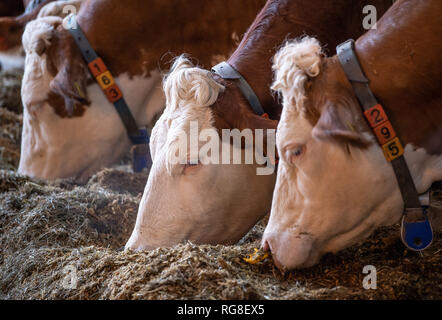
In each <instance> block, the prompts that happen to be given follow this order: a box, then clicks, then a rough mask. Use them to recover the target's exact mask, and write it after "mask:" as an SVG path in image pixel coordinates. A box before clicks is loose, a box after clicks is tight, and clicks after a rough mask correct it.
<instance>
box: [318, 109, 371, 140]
mask: <svg viewBox="0 0 442 320" xmlns="http://www.w3.org/2000/svg"><path fill="white" fill-rule="evenodd" d="M358 118H360V116H359V115H358V114H357V113H356V112H355V111H353V108H351V107H350V106H347V105H342V104H338V103H332V102H328V103H327V104H326V105H325V107H324V109H323V110H322V112H321V115H320V117H319V120H318V122H317V123H316V125H315V127H314V128H313V131H312V135H313V137H315V138H317V139H333V140H335V141H339V142H345V143H353V144H359V145H366V144H367V143H368V141H367V140H366V139H364V136H363V135H362V133H361V131H360V129H359V127H360V126H359V125H358V123H359V121H360V120H359V119H358Z"/></svg>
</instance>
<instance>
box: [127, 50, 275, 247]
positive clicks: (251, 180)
mask: <svg viewBox="0 0 442 320" xmlns="http://www.w3.org/2000/svg"><path fill="white" fill-rule="evenodd" d="M224 90H225V87H224V86H223V85H221V84H220V83H219V82H217V81H215V79H214V78H213V77H212V74H211V73H210V72H209V71H206V70H203V69H200V68H197V67H194V66H193V65H192V64H191V63H190V62H189V61H188V60H187V59H185V58H183V57H180V58H178V59H177V60H176V61H175V63H174V65H173V67H172V70H171V73H170V74H169V75H168V77H167V78H166V79H165V81H164V92H165V94H166V109H165V111H164V113H163V115H162V116H161V118H160V119H159V120H158V122H157V123H156V125H155V127H154V129H153V132H152V139H151V143H150V148H151V154H152V159H153V165H152V169H151V171H150V175H149V179H148V181H147V185H146V188H145V190H144V195H143V198H142V200H141V204H140V207H139V211H138V217H137V221H136V225H135V228H134V231H133V233H132V236H131V237H130V239H129V241H128V242H127V244H126V248H130V249H137V250H147V249H153V248H156V247H159V246H171V245H174V244H177V243H180V242H183V241H185V240H190V241H193V242H196V243H212V244H217V243H224V244H231V243H235V242H236V241H238V240H239V239H240V238H241V237H242V236H243V235H244V234H245V233H246V232H247V231H248V230H249V229H250V228H251V227H252V226H253V225H254V224H255V223H256V222H257V221H258V220H259V219H260V218H262V217H263V216H264V215H265V214H266V213H267V212H268V210H269V209H270V200H271V193H272V189H273V185H274V177H275V175H274V174H271V175H257V171H256V170H257V167H259V166H258V164H256V163H252V164H249V165H246V164H233V162H230V163H231V164H215V163H213V162H210V161H207V160H208V158H206V157H205V155H207V154H205V155H204V153H203V152H202V150H203V146H204V145H205V144H204V143H203V142H201V141H202V140H200V141H199V142H198V144H197V145H196V147H191V146H190V144H191V142H189V143H188V144H187V143H185V144H183V141H185V142H186V141H189V140H190V139H191V137H192V134H194V136H195V133H197V135H199V136H200V137H202V136H205V138H204V140H206V141H217V142H219V150H212V151H211V152H218V151H219V154H220V155H219V156H220V157H219V158H222V157H223V149H222V145H223V143H222V142H221V141H220V135H219V133H218V128H217V125H216V123H217V122H219V120H220V119H217V118H216V115H215V112H214V109H215V106H216V104H217V99H218V97H219V96H220V95H221V94H222V93H223V92H224ZM228 107H229V108H230V112H231V113H234V114H236V115H237V117H239V116H240V113H239V112H238V109H239V107H238V106H235V105H230V106H228ZM192 130H194V131H192ZM181 137H184V139H183V138H181ZM188 139H189V140H188ZM212 139H213V140H212ZM226 144H227V145H228V146H227V148H229V150H230V151H231V152H230V156H233V154H234V151H233V149H236V150H239V152H241V153H244V152H245V150H244V149H242V148H241V146H234V145H231V144H230V142H227V143H226ZM183 145H184V146H183ZM182 146H183V147H182ZM181 147H182V149H180V148H181ZM181 151H183V152H181ZM243 159H244V156H243ZM229 160H230V158H229ZM227 162H228V163H229V161H227Z"/></svg>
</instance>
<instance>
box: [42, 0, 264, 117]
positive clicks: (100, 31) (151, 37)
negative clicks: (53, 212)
mask: <svg viewBox="0 0 442 320" xmlns="http://www.w3.org/2000/svg"><path fill="white" fill-rule="evenodd" d="M264 3H265V1H264V0H248V1H243V2H239V1H237V0H212V1H210V2H208V1H204V0H198V1H193V2H192V4H189V2H188V1H185V0H172V1H167V2H164V1H162V0H153V1H149V2H148V3H147V2H146V1H144V0H133V1H129V2H122V1H119V0H108V1H102V0H97V1H88V2H86V3H84V4H83V6H82V8H81V10H80V12H79V13H78V16H77V21H78V24H79V25H80V27H81V28H82V30H83V31H84V33H85V34H86V37H87V38H88V40H89V42H90V43H91V46H92V47H93V48H94V50H95V51H96V52H97V54H98V55H99V56H100V57H101V58H102V59H103V61H104V62H105V63H106V65H107V67H108V68H109V70H110V71H111V73H112V74H113V75H114V76H115V77H118V76H119V75H121V74H123V73H127V74H129V75H130V76H135V75H143V74H146V75H149V73H150V72H151V71H153V70H158V68H163V69H164V68H166V67H167V68H168V67H169V63H170V62H171V60H172V57H173V56H175V55H176V54H180V53H183V52H186V53H188V54H190V55H192V56H195V57H197V58H198V61H199V63H200V64H202V65H203V66H205V67H210V66H211V61H212V57H213V56H215V55H226V54H229V53H230V52H231V50H232V49H233V47H234V45H235V42H234V40H233V39H232V34H233V33H234V32H236V33H237V34H242V33H243V32H245V30H246V29H247V27H248V26H249V24H250V23H251V22H252V20H253V18H254V17H255V15H256V13H257V12H258V11H259V9H260V8H261V7H262V6H263V5H264ZM159 12H161V14H158V13H159ZM196 12H197V13H199V14H195V13H196ZM50 50H51V51H52V53H51V57H52V58H54V59H55V60H57V61H56V62H55V63H54V65H55V68H54V69H55V70H56V72H57V74H56V76H57V77H59V79H58V80H59V81H56V82H55V83H54V84H56V86H54V87H52V85H51V88H52V89H53V90H54V93H56V94H58V95H60V96H63V98H64V100H65V104H66V105H60V100H58V101H57V100H56V99H54V98H52V99H50V100H49V101H48V102H49V103H50V104H51V106H52V107H53V108H54V109H55V110H56V112H57V114H67V115H70V116H75V115H76V114H78V113H75V112H76V110H77V109H78V108H77V107H72V105H75V106H76V105H77V104H79V105H84V104H87V103H88V102H89V101H88V99H87V97H86V99H82V98H81V97H80V96H78V95H77V94H76V88H75V87H74V82H75V81H77V82H78V83H79V84H80V86H81V87H82V89H83V85H84V84H85V79H86V78H85V77H84V76H82V75H81V73H82V72H83V70H82V69H81V68H80V67H78V65H77V64H81V65H82V66H84V67H85V66H86V65H85V63H84V62H83V61H82V57H81V53H80V51H79V49H78V48H77V47H76V45H75V44H74V43H73V41H72V38H70V35H68V32H67V31H66V30H62V29H61V27H59V28H58V29H57V31H56V32H55V39H54V44H53V45H51V49H50ZM168 57H170V59H169V58H168ZM63 64H64V66H63ZM60 70H65V71H66V72H65V74H61V73H60ZM62 72H63V71H62ZM74 80H75V81H74ZM85 89H86V87H84V92H86V90H85ZM123 94H124V92H123ZM73 102H74V103H73ZM68 104H70V105H71V107H70V109H71V110H69V106H68ZM62 108H64V109H66V112H62V111H61V109H62ZM83 108H84V107H83ZM74 109H75V110H74Z"/></svg>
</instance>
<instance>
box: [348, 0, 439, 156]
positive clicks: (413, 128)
mask: <svg viewBox="0 0 442 320" xmlns="http://www.w3.org/2000/svg"><path fill="white" fill-rule="evenodd" d="M409 5H410V6H411V9H410V10H412V11H406V10H402V11H401V10H400V8H398V7H396V8H392V9H391V13H390V14H389V15H388V17H385V19H381V20H380V21H379V22H378V24H377V29H376V30H371V31H369V32H367V33H366V34H365V35H363V36H362V37H360V38H359V39H358V40H357V41H356V45H355V47H356V53H357V56H358V58H359V61H360V64H361V67H362V69H363V70H364V72H365V75H366V76H367V78H368V79H369V80H370V88H371V90H372V91H373V93H374V95H375V96H376V98H377V99H378V100H379V101H380V102H381V104H382V105H383V106H384V108H385V109H386V111H387V113H388V115H389V117H390V118H391V121H392V122H393V123H394V125H395V129H396V131H397V133H398V135H399V136H400V138H401V141H402V142H403V143H404V145H406V144H412V145H413V146H414V147H416V148H424V149H425V151H426V152H427V153H428V154H431V155H442V129H441V127H440V124H441V123H442V108H440V106H441V105H442V99H441V96H440V92H441V91H442V87H441V83H440V81H435V79H440V78H441V77H442V65H441V64H440V63H439V65H438V64H437V63H436V62H438V61H441V60H440V54H441V51H440V50H437V49H439V48H440V46H439V47H437V46H433V43H440V39H439V38H440V36H439V34H440V33H437V32H431V31H429V32H425V34H426V37H427V38H425V39H426V40H425V41H423V40H422V39H424V38H423V36H422V34H423V33H422V30H425V29H426V28H428V27H429V24H431V23H432V22H431V21H437V23H438V24H439V23H440V19H439V17H436V15H437V14H438V13H436V11H438V10H431V9H430V8H429V7H430V6H428V8H427V15H425V14H420V16H421V17H422V18H419V15H417V14H408V12H419V11H421V10H422V8H415V7H413V6H414V4H413V1H410V2H409ZM420 5H422V3H420ZM424 5H426V4H424ZM395 9H396V10H395ZM432 11H433V12H432ZM403 12H407V15H405V16H404V15H403ZM439 12H440V10H439ZM431 15H433V18H432V17H431ZM410 17H411V18H410ZM397 21H401V23H397ZM392 25H395V28H391V26H392ZM426 45H428V46H430V47H431V48H427V47H426ZM387 52H388V54H386V53H387ZM429 62H431V64H429Z"/></svg>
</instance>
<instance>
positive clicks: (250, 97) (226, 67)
mask: <svg viewBox="0 0 442 320" xmlns="http://www.w3.org/2000/svg"><path fill="white" fill-rule="evenodd" d="M212 72H214V73H216V74H217V75H219V76H220V77H221V78H223V79H226V80H237V82H236V83H237V85H238V88H239V89H240V90H241V92H242V94H243V95H244V98H246V100H247V101H248V102H249V104H250V106H251V107H252V109H253V111H254V112H255V113H256V114H257V115H260V116H263V117H265V118H268V115H267V113H265V111H264V109H263V107H262V106H261V103H260V102H259V99H258V97H257V96H256V94H255V92H254V91H253V89H252V88H251V87H250V85H249V84H248V83H247V81H246V79H244V77H243V76H242V75H241V74H240V73H239V72H238V71H236V69H235V68H233V67H232V66H231V65H230V64H228V63H227V62H225V61H223V62H221V63H219V64H217V65H216V66H214V67H213V68H212Z"/></svg>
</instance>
